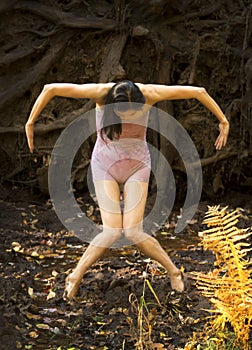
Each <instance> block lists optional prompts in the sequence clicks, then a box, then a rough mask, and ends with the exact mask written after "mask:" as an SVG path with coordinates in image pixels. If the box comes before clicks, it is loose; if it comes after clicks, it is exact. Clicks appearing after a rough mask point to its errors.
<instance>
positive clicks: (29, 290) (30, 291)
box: [28, 287, 33, 298]
mask: <svg viewBox="0 0 252 350" xmlns="http://www.w3.org/2000/svg"><path fill="white" fill-rule="evenodd" d="M28 294H29V295H30V297H31V298H32V297H33V288H31V287H29V288H28Z"/></svg>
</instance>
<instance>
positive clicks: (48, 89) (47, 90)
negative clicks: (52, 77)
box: [42, 84, 55, 97]
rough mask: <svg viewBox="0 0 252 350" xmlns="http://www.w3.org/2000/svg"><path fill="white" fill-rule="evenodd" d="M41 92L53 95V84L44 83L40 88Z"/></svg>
mask: <svg viewBox="0 0 252 350" xmlns="http://www.w3.org/2000/svg"><path fill="white" fill-rule="evenodd" d="M42 93H43V94H46V95H48V96H50V97H53V96H54V95H55V87H54V84H45V85H44V87H43V90H42Z"/></svg>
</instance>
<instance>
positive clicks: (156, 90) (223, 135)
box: [139, 84, 229, 149]
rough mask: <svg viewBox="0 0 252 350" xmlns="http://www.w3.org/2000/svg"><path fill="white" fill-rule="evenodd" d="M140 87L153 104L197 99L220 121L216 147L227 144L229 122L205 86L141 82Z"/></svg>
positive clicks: (219, 147)
mask: <svg viewBox="0 0 252 350" xmlns="http://www.w3.org/2000/svg"><path fill="white" fill-rule="evenodd" d="M139 87H140V88H141V90H142V92H143V93H144V95H145V96H146V100H147V101H148V103H149V104H151V105H153V104H155V103H157V102H159V101H162V100H178V99H190V98H195V99H197V100H198V101H200V102H201V103H202V104H203V105H204V106H205V107H206V108H208V109H209V110H210V111H211V112H212V113H213V114H214V115H215V116H216V117H217V118H218V120H219V121H220V124H219V129H220V134H219V136H218V137H217V139H216V141H215V147H216V149H221V148H222V147H223V146H225V145H226V143H227V137H228V133H229V122H228V120H227V118H226V117H225V115H224V114H223V112H222V110H221V108H220V107H219V106H218V104H217V103H216V102H215V101H214V99H213V98H212V97H211V96H210V95H209V94H208V93H207V92H206V90H205V89H204V88H202V87H196V86H180V85H174V86H166V85H154V84H147V85H142V84H139Z"/></svg>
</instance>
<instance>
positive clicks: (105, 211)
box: [25, 81, 229, 299]
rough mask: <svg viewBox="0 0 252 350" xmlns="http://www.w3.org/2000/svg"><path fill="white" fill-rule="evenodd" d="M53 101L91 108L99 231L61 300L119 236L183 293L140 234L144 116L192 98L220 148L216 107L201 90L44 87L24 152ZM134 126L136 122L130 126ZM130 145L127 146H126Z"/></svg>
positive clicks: (145, 172) (224, 124)
mask: <svg viewBox="0 0 252 350" xmlns="http://www.w3.org/2000/svg"><path fill="white" fill-rule="evenodd" d="M54 96H63V97H72V98H87V99H92V100H94V101H95V103H96V124H97V135H98V137H97V141H96V144H95V147H94V150H93V154H92V159H91V168H92V174H93V181H94V186H95V192H96V197H97V200H98V204H99V207H100V211H101V218H102V223H103V231H102V232H101V233H100V234H98V235H97V236H96V237H95V239H94V240H93V241H92V242H91V243H90V245H89V246H88V248H87V250H86V251H85V252H84V254H83V256H82V257H81V259H80V260H79V262H78V264H77V267H76V268H75V269H74V271H73V272H72V273H71V274H69V275H68V277H67V279H66V286H65V293H64V295H65V298H67V299H73V298H74V297H75V295H76V293H77V291H78V288H79V285H80V283H81V280H82V278H83V276H84V274H85V272H86V271H87V270H88V269H89V268H90V267H91V265H92V264H93V263H94V262H96V261H97V259H99V258H100V257H101V256H102V255H103V254H104V253H105V252H106V250H107V249H108V248H109V247H111V246H112V245H113V243H115V242H116V241H117V240H118V239H119V238H120V237H121V235H122V232H123V234H124V236H125V237H126V238H127V239H129V240H130V241H131V242H133V243H134V244H136V246H137V247H138V248H139V249H140V250H141V251H142V252H143V253H144V254H145V255H147V256H148V257H150V258H151V259H154V260H156V261H158V262H159V263H160V264H161V265H163V266H164V268H165V269H166V270H167V273H168V276H169V278H170V283H171V287H172V289H174V290H176V291H178V292H183V290H184V281H183V275H182V273H181V271H180V270H179V269H178V268H177V267H176V266H175V265H174V263H173V262H172V261H171V259H170V258H169V256H168V255H167V254H166V252H165V251H164V250H163V248H162V247H161V246H160V244H159V243H158V241H157V240H156V239H155V238H154V237H151V236H150V235H148V234H147V233H145V232H143V228H142V221H143V216H144V208H145V203H146V197H147V192H148V181H149V175H150V157H149V151H148V147H147V144H146V141H145V135H146V127H147V120H148V111H149V109H150V108H151V106H152V105H154V104H155V103H157V102H159V101H162V100H172V99H190V98H195V99H197V100H198V101H200V102H201V103H202V104H203V105H204V106H205V107H207V108H208V109H209V110H210V111H211V112H212V113H213V114H214V115H215V116H216V117H217V118H218V120H219V122H220V124H219V129H220V133H219V136H218V138H217V139H216V142H215V146H216V149H217V150H219V149H221V148H222V147H223V146H225V145H226V142H227V137H228V132H229V122H228V121H227V119H226V117H225V115H224V114H223V112H222V111H221V109H220V107H219V106H218V105H217V103H216V102H215V101H214V100H213V99H212V98H211V97H210V96H209V95H208V93H207V92H206V90H205V89H204V88H201V87H193V86H166V85H154V84H140V83H136V84H134V83H133V82H131V81H123V82H119V83H116V84H115V83H105V84H83V85H78V84H67V83H56V84H48V85H45V87H44V89H43V91H42V92H41V94H40V95H39V96H38V98H37V100H36V102H35V104H34V106H33V108H32V111H31V114H30V116H29V119H28V121H27V123H26V127H25V129H26V135H27V139H28V145H29V148H30V151H31V152H32V151H33V149H34V144H33V129H34V123H35V121H36V119H37V117H38V115H39V114H40V112H41V111H42V110H43V108H44V107H45V106H46V105H47V103H48V102H49V101H50V100H51V99H52V98H53V97H54ZM135 121H137V122H135ZM132 140H133V141H134V142H132V144H131V141H132ZM120 184H123V185H124V208H123V212H121V206H120Z"/></svg>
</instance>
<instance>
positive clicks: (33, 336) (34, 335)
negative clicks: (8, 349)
mask: <svg viewBox="0 0 252 350" xmlns="http://www.w3.org/2000/svg"><path fill="white" fill-rule="evenodd" d="M29 336H30V337H31V338H34V339H35V338H38V336H39V334H38V332H36V331H31V332H29Z"/></svg>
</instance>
